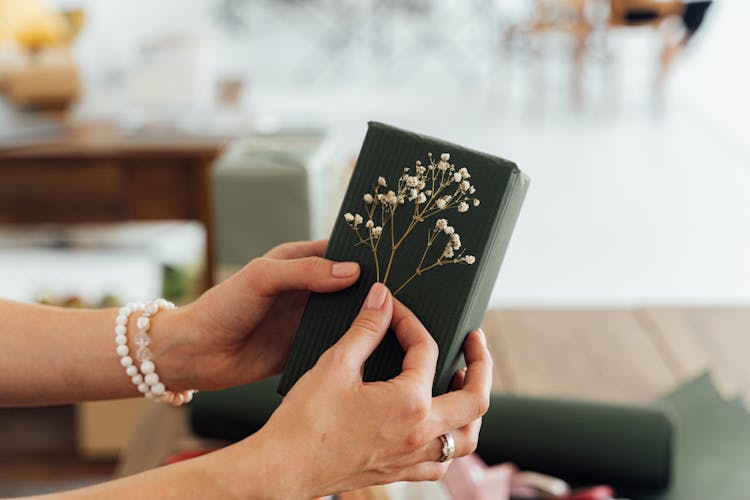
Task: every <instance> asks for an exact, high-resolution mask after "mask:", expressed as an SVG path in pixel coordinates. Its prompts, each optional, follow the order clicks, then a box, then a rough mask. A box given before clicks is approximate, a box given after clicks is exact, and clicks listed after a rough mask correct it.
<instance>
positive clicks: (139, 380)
mask: <svg viewBox="0 0 750 500" xmlns="http://www.w3.org/2000/svg"><path fill="white" fill-rule="evenodd" d="M130 380H131V381H132V382H133V385H138V386H140V385H141V384H142V383H143V375H141V374H140V373H137V374H135V375H133V376H132V377H131V378H130ZM146 385H148V384H146Z"/></svg>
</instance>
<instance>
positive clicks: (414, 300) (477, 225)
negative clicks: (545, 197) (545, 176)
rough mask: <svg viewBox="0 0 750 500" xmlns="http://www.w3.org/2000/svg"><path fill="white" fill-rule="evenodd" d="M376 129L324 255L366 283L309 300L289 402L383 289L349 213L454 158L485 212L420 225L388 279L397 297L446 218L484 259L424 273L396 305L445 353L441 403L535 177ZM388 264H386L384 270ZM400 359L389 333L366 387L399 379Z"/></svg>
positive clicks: (403, 217) (438, 246) (402, 217)
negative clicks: (432, 160)
mask: <svg viewBox="0 0 750 500" xmlns="http://www.w3.org/2000/svg"><path fill="white" fill-rule="evenodd" d="M369 125H370V126H369V129H368V132H367V135H366V137H365V141H364V143H363V145H362V150H361V151H360V155H359V159H358V161H357V165H356V167H355V169H354V173H353V174H352V179H351V181H350V183H349V188H348V189H347V192H346V195H345V196H344V200H343V202H342V206H341V209H340V211H339V214H338V219H337V221H336V223H335V225H334V229H333V232H332V234H331V237H330V240H329V243H328V248H327V249H326V257H327V258H329V259H332V260H336V261H343V260H354V261H357V262H359V263H360V265H361V266H362V274H361V276H360V279H359V280H358V281H357V283H355V284H354V285H353V286H352V287H351V288H349V289H347V290H343V291H341V292H336V293H331V294H312V295H311V297H310V300H309V302H308V304H307V307H306V309H305V312H304V314H303V316H302V321H301V323H300V327H299V331H298V332H297V337H296V339H295V342H294V346H293V348H292V351H291V354H290V356H289V360H288V361H287V365H286V368H285V370H284V374H283V376H282V378H281V382H280V383H279V392H280V393H282V394H286V392H287V391H288V390H289V389H290V388H291V387H292V385H294V383H295V382H296V381H297V380H298V379H299V378H300V377H301V376H302V375H303V374H304V373H305V372H306V371H307V370H309V369H310V368H311V367H312V366H313V365H314V364H315V363H316V361H317V360H318V358H319V357H320V355H321V354H322V353H323V352H324V351H325V350H326V349H328V348H329V347H330V346H332V345H333V344H334V343H336V341H337V340H338V339H339V338H340V337H341V335H343V334H344V332H346V330H347V329H348V328H349V326H350V325H351V323H352V321H353V319H354V317H355V316H356V315H357V313H358V311H359V309H360V307H361V305H362V302H363V301H364V299H365V296H366V295H367V292H368V291H369V289H370V286H371V285H372V284H373V283H374V282H375V280H376V272H375V263H374V261H373V257H372V253H371V251H370V250H369V248H368V247H366V246H364V245H359V246H355V243H356V242H357V239H356V236H355V235H354V234H353V232H352V230H351V229H350V228H349V227H347V225H346V224H345V223H344V218H343V216H344V214H345V213H347V212H351V213H356V212H359V213H361V214H363V213H364V204H363V201H362V196H363V195H364V194H365V193H367V192H372V188H373V185H374V184H375V183H376V182H377V179H378V177H379V176H383V177H385V178H386V179H387V180H388V181H389V184H393V185H395V183H396V180H397V179H398V178H399V177H400V176H401V175H402V174H403V169H404V168H405V167H408V168H410V169H411V171H413V169H414V163H415V161H416V160H421V161H422V163H424V164H427V162H428V159H427V153H429V152H431V153H432V154H433V155H434V156H436V157H439V156H440V154H441V153H445V152H447V153H450V155H451V158H450V161H451V163H453V164H455V165H456V168H461V167H466V168H468V169H469V172H470V173H471V179H470V181H471V183H472V184H473V185H474V186H476V189H477V191H476V194H475V195H474V196H476V197H477V198H479V199H480V200H481V204H480V205H479V206H478V207H471V208H470V209H469V211H468V212H466V213H458V212H456V211H455V209H454V210H450V211H448V212H443V213H441V214H440V215H438V216H435V217H432V218H431V219H429V221H425V222H423V223H421V224H419V225H418V226H417V227H416V228H415V230H414V231H413V232H412V233H411V234H410V235H409V237H408V238H407V239H406V240H405V241H404V244H403V245H402V246H401V248H399V250H398V252H397V253H396V256H395V258H394V264H393V267H392V270H391V274H390V276H389V278H388V285H389V288H391V290H393V291H395V289H396V288H397V287H398V286H399V285H400V284H401V283H403V282H404V281H405V280H406V279H407V278H408V277H409V276H410V275H411V274H412V273H413V272H414V270H415V269H416V265H417V263H418V261H419V258H420V257H421V255H422V251H423V249H424V247H425V242H426V235H427V231H428V229H429V228H432V227H434V224H435V220H436V219H438V218H446V219H448V222H449V224H450V225H452V226H453V227H455V230H456V232H457V233H459V234H460V235H461V242H462V245H463V247H465V248H466V253H467V254H471V255H474V256H476V263H475V264H474V265H457V264H451V265H445V266H440V267H437V268H435V269H432V270H430V271H428V272H425V273H423V274H422V275H421V276H419V277H418V278H417V279H415V280H413V281H412V282H411V283H410V284H409V285H407V286H406V287H405V288H404V289H403V290H402V291H401V292H400V293H399V294H398V296H397V298H398V299H399V300H401V301H402V302H403V303H404V304H406V306H408V307H409V308H410V309H411V310H412V311H414V313H415V314H416V315H417V316H418V317H419V319H420V320H421V321H422V323H424V325H425V326H426V327H427V329H428V330H429V331H430V333H431V334H432V336H433V337H434V338H435V340H436V342H437V344H438V347H439V348H440V354H439V359H438V365H437V371H436V375H435V383H434V386H433V392H434V394H442V393H444V392H446V391H447V390H448V388H449V385H450V381H451V379H452V376H453V372H454V365H455V364H456V361H457V358H458V356H459V355H460V351H461V344H462V343H463V339H464V338H465V336H466V335H467V334H468V333H469V332H470V331H471V330H472V329H474V328H477V327H479V325H480V323H481V321H482V318H483V316H484V313H485V311H486V308H487V303H488V301H489V298H490V293H491V291H492V288H493V285H494V282H495V279H496V277H497V274H498V271H499V269H500V264H501V262H502V258H503V256H504V254H505V249H506V248H507V245H508V241H509V239H510V235H511V233H512V231H513V226H514V225H515V222H516V219H517V217H518V213H519V210H520V207H521V203H522V202H523V197H524V194H525V192H526V188H527V186H528V178H527V177H526V176H525V175H524V174H523V173H522V172H521V171H520V170H519V169H518V167H517V166H516V165H515V164H514V163H512V162H509V161H507V160H503V159H501V158H497V157H494V156H490V155H487V154H484V153H480V152H477V151H472V150H469V149H466V148H462V147H460V146H457V145H455V144H451V143H448V142H445V141H441V140H438V139H434V138H431V137H426V136H421V135H417V134H414V133H411V132H407V131H404V130H400V129H397V128H394V127H390V126H388V125H384V124H382V123H375V122H372V123H370V124H369ZM410 214H411V211H410V210H409V209H406V210H402V211H400V212H399V211H397V218H396V226H395V228H396V232H397V234H402V233H403V228H405V227H406V225H407V224H408V223H409V219H410ZM384 234H385V233H384ZM446 241H447V236H444V237H443V236H442V235H441V237H440V238H439V239H438V240H437V241H436V242H435V245H434V246H433V248H432V253H430V254H429V256H428V259H427V260H426V262H434V260H435V258H437V254H438V253H439V252H440V251H441V250H442V248H443V246H444V245H445V242H446ZM381 249H382V248H381ZM384 261H385V259H384V258H383V257H382V256H381V261H380V262H381V269H382V268H383V267H384V265H383V263H384ZM402 360H403V350H402V349H401V347H400V345H399V344H398V341H397V339H396V337H395V335H394V334H393V333H392V332H388V334H387V335H386V337H385V339H384V341H383V342H382V343H381V345H380V346H379V347H378V348H377V349H376V351H375V352H374V353H373V355H372V356H371V357H370V359H369V360H368V361H367V363H365V370H364V378H365V380H367V381H373V380H387V379H389V378H392V377H393V376H395V375H397V374H398V373H399V372H400V370H401V362H402Z"/></svg>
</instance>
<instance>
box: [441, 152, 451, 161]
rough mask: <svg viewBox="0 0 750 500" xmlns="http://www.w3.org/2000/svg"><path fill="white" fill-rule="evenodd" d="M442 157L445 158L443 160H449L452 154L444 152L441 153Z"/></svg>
mask: <svg viewBox="0 0 750 500" xmlns="http://www.w3.org/2000/svg"><path fill="white" fill-rule="evenodd" d="M440 159H441V160H443V161H448V160H450V159H451V155H450V154H448V153H443V154H441V155H440Z"/></svg>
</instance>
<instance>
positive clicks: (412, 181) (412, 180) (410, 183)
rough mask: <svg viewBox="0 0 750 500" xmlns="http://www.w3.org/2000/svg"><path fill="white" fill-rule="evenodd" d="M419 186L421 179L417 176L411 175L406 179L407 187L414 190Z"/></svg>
mask: <svg viewBox="0 0 750 500" xmlns="http://www.w3.org/2000/svg"><path fill="white" fill-rule="evenodd" d="M417 185H419V178H418V177H417V176H414V175H410V176H409V177H407V178H406V187H410V188H413V187H417Z"/></svg>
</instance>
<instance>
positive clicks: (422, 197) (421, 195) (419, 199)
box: [417, 193, 427, 205]
mask: <svg viewBox="0 0 750 500" xmlns="http://www.w3.org/2000/svg"><path fill="white" fill-rule="evenodd" d="M425 201H427V197H426V196H425V195H424V193H419V196H417V205H421V204H422V203H424V202H425Z"/></svg>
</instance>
